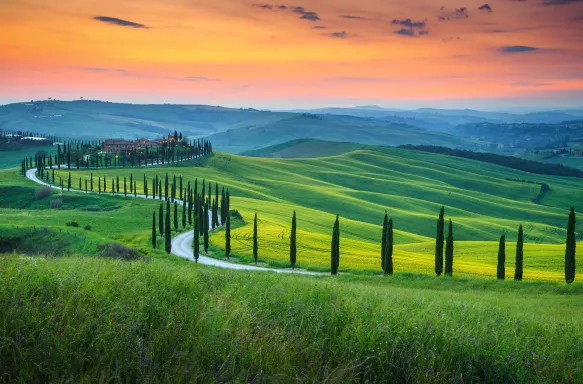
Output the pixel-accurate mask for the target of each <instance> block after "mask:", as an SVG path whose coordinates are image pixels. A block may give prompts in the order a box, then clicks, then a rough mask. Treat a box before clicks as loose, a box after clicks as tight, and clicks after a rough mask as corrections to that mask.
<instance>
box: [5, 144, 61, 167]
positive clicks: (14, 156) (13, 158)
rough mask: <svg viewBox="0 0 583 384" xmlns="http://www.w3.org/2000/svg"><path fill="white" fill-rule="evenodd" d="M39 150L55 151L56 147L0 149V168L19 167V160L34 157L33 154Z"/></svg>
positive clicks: (52, 152)
mask: <svg viewBox="0 0 583 384" xmlns="http://www.w3.org/2000/svg"><path fill="white" fill-rule="evenodd" d="M39 151H43V152H46V153H47V154H51V155H52V154H55V153H57V148H56V147H53V146H50V147H46V146H42V147H33V148H26V149H22V150H20V151H1V152H0V169H5V168H13V167H19V166H20V162H21V161H22V160H23V159H24V158H25V157H29V158H30V157H32V158H34V156H35V154H36V153H37V152H39Z"/></svg>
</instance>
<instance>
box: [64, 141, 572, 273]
mask: <svg viewBox="0 0 583 384" xmlns="http://www.w3.org/2000/svg"><path fill="white" fill-rule="evenodd" d="M193 165H195V166H193ZM166 172H168V173H169V174H170V175H171V176H172V175H173V174H176V175H177V176H178V175H183V176H184V177H185V180H190V181H194V179H195V178H198V179H199V182H200V181H201V179H203V178H205V179H206V180H207V182H209V181H210V182H211V183H215V182H218V183H219V184H220V185H225V186H227V187H228V188H229V189H230V191H231V196H232V204H231V205H232V207H233V208H234V209H237V210H239V212H240V213H241V214H242V215H243V218H244V220H245V222H246V223H247V224H246V225H243V226H242V227H240V228H238V229H236V230H234V231H233V251H234V253H235V255H237V256H239V257H240V258H241V259H242V261H243V262H246V261H250V256H251V250H252V239H251V232H252V225H251V224H252V217H253V215H254V213H255V212H257V213H258V216H259V244H260V260H261V261H262V262H265V263H267V264H269V265H272V266H285V265H287V257H288V255H287V253H288V246H289V238H288V236H289V235H288V231H289V226H290V221H291V216H292V213H293V211H294V210H296V211H297V214H298V264H299V265H300V266H301V267H303V268H308V269H313V270H328V268H329V257H330V256H329V247H330V244H329V243H330V236H331V229H332V224H333V221H334V217H335V215H336V214H339V215H340V216H341V233H342V237H341V261H340V270H341V271H344V272H346V271H350V272H353V273H361V272H365V273H370V272H380V267H379V265H380V261H379V258H380V256H379V255H380V237H381V224H382V218H383V214H384V211H385V210H386V211H387V212H388V214H389V216H391V217H392V218H393V219H394V222H395V229H396V232H395V268H396V270H398V271H405V272H421V273H426V274H431V273H432V271H433V247H434V236H435V222H436V219H437V213H438V212H439V208H440V207H441V205H444V206H445V207H446V219H449V218H451V219H452V220H453V222H454V237H455V240H456V243H455V244H456V245H455V249H456V252H455V266H454V268H455V269H454V273H456V274H460V275H464V276H488V277H494V276H495V268H496V254H497V245H498V239H499V236H500V235H501V234H506V235H507V239H508V243H507V254H508V257H507V260H508V262H507V271H508V274H509V276H511V273H512V272H513V259H514V258H513V256H514V244H513V243H512V242H513V241H515V239H516V231H517V229H518V226H519V224H521V223H522V224H523V225H524V228H525V242H526V248H525V253H526V255H525V278H526V279H548V280H561V279H562V278H563V259H564V241H565V237H566V231H565V228H566V222H567V214H568V212H567V210H568V208H569V207H570V206H571V205H574V206H575V207H581V206H583V182H582V181H581V180H578V179H571V178H560V177H552V176H543V175H532V174H528V173H524V172H520V171H515V170H511V169H508V168H504V167H499V166H494V165H491V164H487V163H481V162H476V161H470V160H466V159H460V158H452V157H448V156H442V155H435V154H430V153H422V152H417V151H409V150H404V149H394V148H382V149H378V150H376V151H372V150H358V151H353V152H350V153H346V154H343V155H339V156H331V157H323V158H317V159H265V158H251V157H241V156H234V155H225V154H220V153H217V154H213V155H212V156H211V157H210V158H208V159H207V160H205V161H204V162H203V163H196V164H194V163H189V162H185V163H182V164H180V165H179V166H174V167H164V168H151V169H140V170H131V169H125V170H99V171H95V172H93V174H94V177H101V176H103V175H107V177H108V179H109V180H111V178H112V177H114V176H120V177H121V178H123V177H124V176H125V177H127V178H128V179H129V175H130V174H131V173H133V174H134V176H135V177H136V179H137V180H138V190H140V191H141V189H142V185H141V184H142V182H141V181H142V178H143V174H144V173H145V174H146V175H147V177H148V180H151V179H152V177H153V176H154V175H155V174H158V175H159V176H161V177H162V178H163V177H164V175H165V173H166ZM59 175H61V176H63V177H65V178H66V177H67V172H65V171H60V172H57V177H58V176H59ZM72 175H73V185H76V184H77V183H78V181H77V180H78V177H82V178H86V177H89V172H87V171H86V170H81V171H72ZM529 182H531V183H529ZM532 182H536V183H546V184H548V185H549V186H550V191H549V192H547V193H546V194H545V195H544V196H543V197H542V198H541V204H535V203H533V202H532V199H533V198H534V197H535V196H537V195H538V194H539V192H540V185H538V184H534V183H532ZM141 204H145V203H141ZM148 214H151V212H144V214H143V215H144V216H143V219H142V220H143V223H144V224H142V225H143V226H144V228H143V229H142V230H143V231H144V232H143V236H145V237H147V236H148V232H147V231H148V223H149V216H148ZM140 215H141V213H140ZM133 219H134V218H133ZM135 219H136V220H138V219H137V218H135ZM578 239H579V240H580V239H581V234H579V235H578ZM211 244H212V245H213V246H214V249H216V250H217V252H216V253H217V256H219V255H220V253H221V252H220V249H223V248H224V236H223V235H222V233H220V232H219V233H217V234H215V235H213V236H211ZM579 265H580V268H579V270H581V267H583V264H581V262H580V264H579Z"/></svg>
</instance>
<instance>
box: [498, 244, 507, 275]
mask: <svg viewBox="0 0 583 384" xmlns="http://www.w3.org/2000/svg"><path fill="white" fill-rule="evenodd" d="M505 264H506V236H504V235H502V236H500V244H499V245H498V265H497V268H496V271H497V272H496V276H497V277H498V280H504V279H505V278H506V267H505Z"/></svg>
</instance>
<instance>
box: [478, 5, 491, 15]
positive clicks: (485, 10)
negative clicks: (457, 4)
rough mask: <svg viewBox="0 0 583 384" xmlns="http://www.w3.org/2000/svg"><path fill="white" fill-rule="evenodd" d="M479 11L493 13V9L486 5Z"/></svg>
mask: <svg viewBox="0 0 583 384" xmlns="http://www.w3.org/2000/svg"><path fill="white" fill-rule="evenodd" d="M478 11H481V12H487V13H490V12H493V10H492V7H491V6H490V4H484V5H482V6H481V7H479V8H478Z"/></svg>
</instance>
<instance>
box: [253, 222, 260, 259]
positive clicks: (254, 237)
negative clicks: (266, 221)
mask: <svg viewBox="0 0 583 384" xmlns="http://www.w3.org/2000/svg"><path fill="white" fill-rule="evenodd" d="M258 248H259V247H258V244H257V213H255V219H254V220H253V260H255V264H257V252H258Z"/></svg>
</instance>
